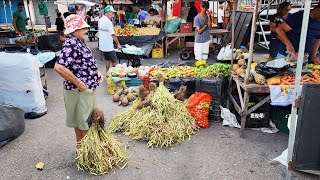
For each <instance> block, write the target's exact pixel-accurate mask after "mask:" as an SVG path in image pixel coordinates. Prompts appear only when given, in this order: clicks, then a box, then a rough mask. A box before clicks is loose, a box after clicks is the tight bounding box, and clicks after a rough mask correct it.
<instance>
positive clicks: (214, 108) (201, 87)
mask: <svg viewBox="0 0 320 180" xmlns="http://www.w3.org/2000/svg"><path fill="white" fill-rule="evenodd" d="M223 81H224V79H220V78H216V79H197V81H196V91H197V92H205V93H208V94H209V95H210V96H211V97H212V103H211V105H210V111H209V120H210V121H221V118H220V115H221V112H220V105H222V85H223Z"/></svg>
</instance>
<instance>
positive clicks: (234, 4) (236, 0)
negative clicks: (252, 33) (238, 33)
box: [231, 0, 238, 67]
mask: <svg viewBox="0 0 320 180" xmlns="http://www.w3.org/2000/svg"><path fill="white" fill-rule="evenodd" d="M237 4H238V0H234V1H233V4H232V7H233V8H232V15H231V49H232V53H231V67H232V65H233V59H234V57H233V49H234V39H235V38H234V29H235V27H234V23H235V19H234V18H235V14H236V7H237Z"/></svg>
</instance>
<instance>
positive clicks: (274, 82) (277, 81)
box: [267, 77, 280, 85]
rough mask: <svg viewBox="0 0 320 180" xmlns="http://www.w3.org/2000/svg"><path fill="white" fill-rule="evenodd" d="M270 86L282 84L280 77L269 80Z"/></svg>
mask: <svg viewBox="0 0 320 180" xmlns="http://www.w3.org/2000/svg"><path fill="white" fill-rule="evenodd" d="M267 84H268V85H279V84H280V77H272V78H269V79H267Z"/></svg>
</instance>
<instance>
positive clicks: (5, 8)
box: [3, 0, 8, 24]
mask: <svg viewBox="0 0 320 180" xmlns="http://www.w3.org/2000/svg"><path fill="white" fill-rule="evenodd" d="M3 10H4V18H6V24H8V18H7V6H6V2H5V1H4V0H3Z"/></svg>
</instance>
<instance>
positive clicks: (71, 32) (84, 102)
mask: <svg viewBox="0 0 320 180" xmlns="http://www.w3.org/2000/svg"><path fill="white" fill-rule="evenodd" d="M89 27H90V26H89V25H88V24H87V23H86V22H85V20H84V19H83V18H82V17H80V16H78V15H70V16H68V17H67V19H66V30H65V34H66V35H67V37H66V41H65V43H64V45H63V48H62V52H61V55H60V56H59V58H58V60H57V62H56V64H55V66H54V69H55V70H56V71H57V72H58V73H59V74H60V75H61V76H62V77H63V78H64V79H65V80H64V83H63V84H64V85H63V86H64V90H63V96H64V102H65V109H66V116H67V117H66V125H67V126H68V127H70V128H74V130H75V134H76V141H77V147H78V145H79V143H80V142H81V139H82V138H83V137H84V136H85V135H86V133H87V130H88V129H89V124H88V123H89V118H90V116H91V113H92V111H93V108H94V107H95V106H96V88H97V87H98V86H99V84H100V83H101V82H102V81H103V77H102V75H101V73H100V72H99V71H98V65H97V60H96V59H95V58H94V56H93V54H92V51H91V50H90V48H89V47H88V46H87V45H86V44H85V43H84V42H83V41H84V39H85V37H86V34H87V32H88V28H89Z"/></svg>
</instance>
